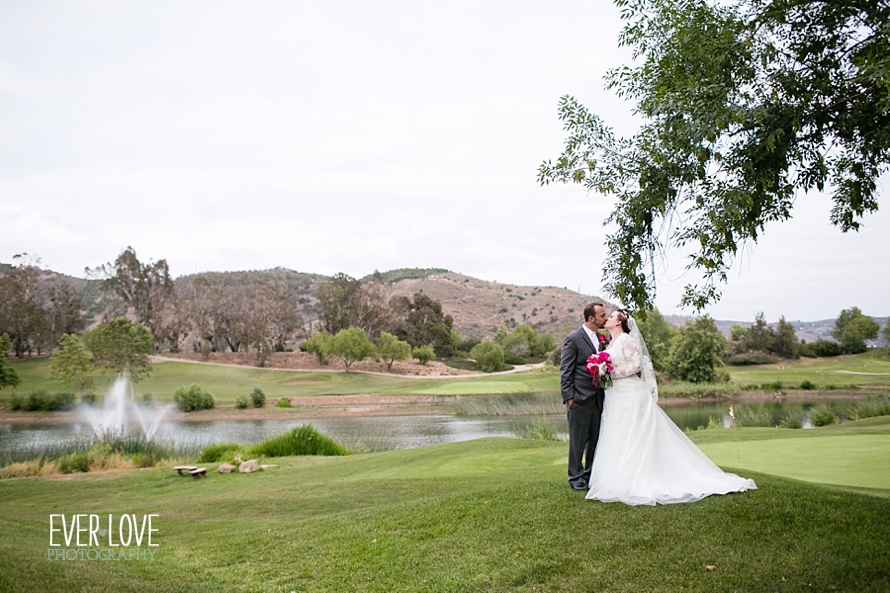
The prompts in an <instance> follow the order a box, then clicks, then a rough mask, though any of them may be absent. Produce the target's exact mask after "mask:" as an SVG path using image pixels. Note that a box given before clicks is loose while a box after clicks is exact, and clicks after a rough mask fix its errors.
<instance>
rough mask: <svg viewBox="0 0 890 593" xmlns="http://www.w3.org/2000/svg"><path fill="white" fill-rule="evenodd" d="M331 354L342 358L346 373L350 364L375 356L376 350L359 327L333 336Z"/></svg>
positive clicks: (343, 330)
mask: <svg viewBox="0 0 890 593" xmlns="http://www.w3.org/2000/svg"><path fill="white" fill-rule="evenodd" d="M331 353H332V354H336V355H337V356H340V357H342V358H343V364H344V365H346V370H347V371H348V370H349V367H350V366H352V363H354V362H356V361H359V360H364V359H365V358H368V357H370V356H375V355H376V354H377V349H376V348H375V347H374V344H372V343H371V342H370V341H369V340H368V334H366V333H365V330H363V329H362V328H360V327H350V328H347V329H341V330H340V331H338V332H337V335H336V336H334V340H333V343H332V347H331Z"/></svg>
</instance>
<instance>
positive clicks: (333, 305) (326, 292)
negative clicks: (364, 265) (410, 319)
mask: <svg viewBox="0 0 890 593" xmlns="http://www.w3.org/2000/svg"><path fill="white" fill-rule="evenodd" d="M386 296H387V289H386V287H385V286H384V285H383V283H381V282H380V281H379V280H377V279H376V278H373V277H371V278H370V279H368V280H367V281H362V280H356V279H355V278H353V277H351V276H349V275H347V274H342V273H340V274H336V275H335V276H334V277H333V278H331V279H330V281H328V282H321V283H319V285H318V299H319V301H320V302H321V315H320V317H319V319H320V320H321V323H322V327H324V329H325V330H327V331H328V332H330V333H331V334H336V333H337V332H339V331H340V330H341V329H346V328H348V327H360V328H362V329H364V330H365V332H366V333H368V334H369V335H370V336H371V337H377V336H378V335H379V334H380V331H381V330H383V329H384V328H386V327H389V326H390V325H391V324H392V311H391V309H390V307H389V306H388V304H387V301H386Z"/></svg>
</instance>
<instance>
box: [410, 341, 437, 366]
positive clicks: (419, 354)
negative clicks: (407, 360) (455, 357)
mask: <svg viewBox="0 0 890 593" xmlns="http://www.w3.org/2000/svg"><path fill="white" fill-rule="evenodd" d="M412 356H413V357H414V358H416V359H417V362H419V363H420V364H426V363H428V362H429V361H431V360H433V359H434V358H436V350H435V349H434V348H433V345H432V344H427V345H426V346H420V347H419V348H415V349H414V351H413V353H412Z"/></svg>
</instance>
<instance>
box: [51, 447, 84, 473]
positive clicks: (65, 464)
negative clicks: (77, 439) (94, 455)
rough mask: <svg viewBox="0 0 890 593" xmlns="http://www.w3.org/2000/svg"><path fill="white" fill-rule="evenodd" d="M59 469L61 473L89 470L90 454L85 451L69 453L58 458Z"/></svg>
mask: <svg viewBox="0 0 890 593" xmlns="http://www.w3.org/2000/svg"><path fill="white" fill-rule="evenodd" d="M58 463H59V470H60V471H61V472H62V473H63V474H72V473H74V472H88V471H90V456H89V453H88V452H87V451H78V452H77V453H70V454H68V455H64V456H62V457H60V458H59V462H58Z"/></svg>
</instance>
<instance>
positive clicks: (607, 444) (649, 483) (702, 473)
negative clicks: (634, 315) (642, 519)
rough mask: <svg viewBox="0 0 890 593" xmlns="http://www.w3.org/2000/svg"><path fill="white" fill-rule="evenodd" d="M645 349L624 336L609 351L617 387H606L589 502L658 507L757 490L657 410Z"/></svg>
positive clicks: (636, 332)
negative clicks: (643, 350) (646, 378)
mask: <svg viewBox="0 0 890 593" xmlns="http://www.w3.org/2000/svg"><path fill="white" fill-rule="evenodd" d="M634 330H636V328H634ZM638 333H639V332H638V331H634V334H638ZM640 346H641V343H639V342H638V341H637V339H635V337H634V336H632V335H631V334H627V333H623V334H620V335H619V336H618V337H616V338H615V339H614V340H613V341H612V343H611V344H610V345H609V347H608V352H609V354H610V355H611V357H612V364H613V367H614V372H613V373H612V380H613V383H612V386H611V387H609V388H608V389H606V401H605V406H604V409H603V417H602V425H601V428H600V437H599V442H598V444H597V446H596V453H595V454H594V458H593V473H592V474H591V476H590V491H589V492H588V493H587V498H590V499H594V500H600V501H603V502H623V503H625V504H629V505H641V504H647V505H654V504H655V503H661V504H668V503H677V502H692V501H695V500H701V499H702V498H704V497H706V496H709V495H711V494H727V493H729V492H744V491H745V490H753V489H756V488H757V486H756V485H755V484H754V481H753V480H750V479H746V478H741V477H739V476H737V475H735V474H730V473H726V472H724V471H723V470H721V469H720V468H719V467H717V466H716V465H715V464H714V463H713V462H712V461H711V460H710V459H708V458H707V457H706V456H705V454H704V453H702V452H701V451H699V449H698V448H697V447H696V446H695V445H694V444H693V443H692V441H690V440H689V439H688V438H687V437H686V435H685V434H683V431H681V430H680V429H679V428H678V427H677V425H676V424H674V423H673V422H672V421H671V419H670V418H669V417H668V415H667V414H665V413H664V411H663V410H662V409H661V408H660V407H659V406H658V404H657V403H656V400H657V398H658V395H657V393H658V392H657V388H656V387H655V381H654V375H653V376H651V378H650V379H649V380H644V379H643V378H640V377H639V376H638V375H637V373H640V372H641V371H642V373H643V375H644V377H646V375H647V373H646V371H644V370H643V366H644V364H646V362H648V365H649V366H648V369H647V370H648V373H649V374H650V375H651V374H652V370H651V361H646V362H644V354H643V353H642V352H641V348H640Z"/></svg>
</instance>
